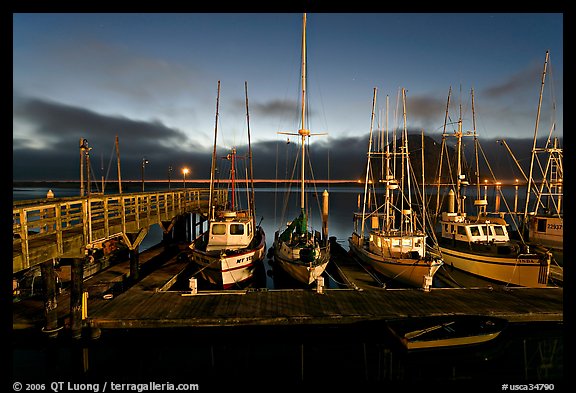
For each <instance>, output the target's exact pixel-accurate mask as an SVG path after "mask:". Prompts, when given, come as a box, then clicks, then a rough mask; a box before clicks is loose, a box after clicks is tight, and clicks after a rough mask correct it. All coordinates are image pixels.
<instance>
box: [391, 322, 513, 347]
mask: <svg viewBox="0 0 576 393" xmlns="http://www.w3.org/2000/svg"><path fill="white" fill-rule="evenodd" d="M386 325H387V327H388V329H389V330H390V332H391V333H392V335H393V336H395V337H396V338H397V339H398V340H399V341H400V343H401V344H402V345H403V346H404V347H405V348H406V349H408V350H412V349H427V348H430V349H435V348H442V347H457V346H462V345H472V344H480V343H484V342H487V341H490V340H493V339H495V338H496V337H497V336H498V335H499V334H500V333H501V332H502V331H503V330H504V329H505V328H506V326H508V321H507V320H506V319H503V318H498V317H492V316H485V315H442V316H430V317H416V318H403V319H395V320H389V321H386Z"/></svg>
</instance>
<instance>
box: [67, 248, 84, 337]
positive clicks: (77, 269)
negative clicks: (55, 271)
mask: <svg viewBox="0 0 576 393" xmlns="http://www.w3.org/2000/svg"><path fill="white" fill-rule="evenodd" d="M70 280H71V287H70V329H71V333H72V338H75V339H80V338H82V292H83V288H82V287H83V285H82V284H83V280H84V259H83V258H73V259H72V270H71V274H70Z"/></svg>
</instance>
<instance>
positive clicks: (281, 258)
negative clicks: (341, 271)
mask: <svg viewBox="0 0 576 393" xmlns="http://www.w3.org/2000/svg"><path fill="white" fill-rule="evenodd" d="M285 247H287V246H285ZM282 249H283V246H282V242H277V243H275V244H274V263H275V265H276V266H278V267H279V268H281V269H282V270H283V271H285V272H286V273H287V274H288V275H289V276H290V277H292V278H293V279H295V280H297V281H299V282H301V283H303V284H305V285H310V284H312V283H313V282H315V281H316V280H317V279H318V277H320V276H322V274H323V273H324V271H325V270H326V267H327V266H328V262H329V261H330V246H329V244H328V245H327V246H326V247H320V254H319V256H318V257H317V258H316V259H315V260H314V261H312V262H303V261H302V260H300V259H297V258H293V257H292V255H293V254H294V252H293V251H294V249H290V253H287V252H286V251H285V250H282Z"/></svg>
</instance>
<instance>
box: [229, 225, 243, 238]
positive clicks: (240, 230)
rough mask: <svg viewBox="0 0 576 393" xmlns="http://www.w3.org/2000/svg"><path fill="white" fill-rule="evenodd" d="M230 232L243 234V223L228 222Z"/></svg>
mask: <svg viewBox="0 0 576 393" xmlns="http://www.w3.org/2000/svg"><path fill="white" fill-rule="evenodd" d="M230 234H231V235H243V234H244V224H230Z"/></svg>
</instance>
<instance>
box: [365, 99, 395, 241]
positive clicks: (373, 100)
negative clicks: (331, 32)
mask: <svg viewBox="0 0 576 393" xmlns="http://www.w3.org/2000/svg"><path fill="white" fill-rule="evenodd" d="M376 92H377V89H376V88H374V95H373V97H372V115H371V116H370V134H369V136H368V160H367V162H366V179H365V181H364V205H363V206H362V228H361V229H360V238H361V239H364V221H366V198H367V196H368V179H369V175H370V159H371V156H372V128H373V126H374V108H375V107H376ZM386 209H388V207H386Z"/></svg>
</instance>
